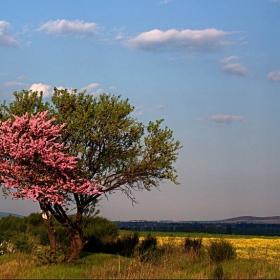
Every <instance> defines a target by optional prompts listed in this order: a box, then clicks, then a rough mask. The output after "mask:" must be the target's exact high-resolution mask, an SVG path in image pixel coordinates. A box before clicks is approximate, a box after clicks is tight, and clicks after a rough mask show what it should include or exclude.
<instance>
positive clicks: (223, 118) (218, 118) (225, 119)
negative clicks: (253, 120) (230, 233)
mask: <svg viewBox="0 0 280 280" xmlns="http://www.w3.org/2000/svg"><path fill="white" fill-rule="evenodd" d="M209 120H210V121H213V122H215V123H226V124H229V123H231V122H242V121H243V120H244V119H243V117H242V116H236V115H224V114H216V115H213V116H211V117H210V118H209Z"/></svg>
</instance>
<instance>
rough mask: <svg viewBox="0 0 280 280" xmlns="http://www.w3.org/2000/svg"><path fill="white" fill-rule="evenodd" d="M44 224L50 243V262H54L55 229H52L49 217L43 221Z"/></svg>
mask: <svg viewBox="0 0 280 280" xmlns="http://www.w3.org/2000/svg"><path fill="white" fill-rule="evenodd" d="M44 221H45V224H46V225H47V229H48V236H49V241H50V261H51V262H55V261H56V238H55V229H54V227H53V224H52V221H51V217H48V218H47V219H44Z"/></svg>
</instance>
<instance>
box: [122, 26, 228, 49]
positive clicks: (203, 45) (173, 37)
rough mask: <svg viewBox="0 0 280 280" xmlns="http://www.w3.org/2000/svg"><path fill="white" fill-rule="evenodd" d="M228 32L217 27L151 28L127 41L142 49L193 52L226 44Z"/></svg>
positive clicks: (128, 44) (129, 44)
mask: <svg viewBox="0 0 280 280" xmlns="http://www.w3.org/2000/svg"><path fill="white" fill-rule="evenodd" d="M228 34H229V33H228V32H225V31H222V30H217V29H204V30H191V29H184V30H181V31H179V30H176V29H170V30H167V31H162V30H158V29H153V30H151V31H148V32H143V33H141V34H139V35H137V36H136V37H134V38H131V39H130V40H128V41H127V46H128V47H130V48H132V49H139V50H144V51H158V50H184V51H193V52H207V51H217V50H220V49H221V48H222V47H224V46H225V45H227V44H228V43H229V42H227V41H226V40H225V39H224V38H225V36H226V35H228Z"/></svg>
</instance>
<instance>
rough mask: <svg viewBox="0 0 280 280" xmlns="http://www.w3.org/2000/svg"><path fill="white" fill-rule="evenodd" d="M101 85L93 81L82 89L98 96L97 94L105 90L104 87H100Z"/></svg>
mask: <svg viewBox="0 0 280 280" xmlns="http://www.w3.org/2000/svg"><path fill="white" fill-rule="evenodd" d="M99 87H100V84H98V83H91V84H89V85H87V86H86V87H83V88H81V89H80V91H86V92H87V94H91V95H95V96H97V95H100V94H102V93H104V92H105V91H104V89H103V88H99Z"/></svg>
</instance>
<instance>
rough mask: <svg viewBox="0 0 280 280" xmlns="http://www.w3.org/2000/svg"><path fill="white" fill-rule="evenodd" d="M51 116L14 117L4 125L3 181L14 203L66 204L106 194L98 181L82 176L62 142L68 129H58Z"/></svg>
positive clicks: (0, 143) (0, 144) (0, 130)
mask: <svg viewBox="0 0 280 280" xmlns="http://www.w3.org/2000/svg"><path fill="white" fill-rule="evenodd" d="M48 117H49V116H48V112H47V111H46V112H42V113H38V114H36V115H31V117H28V114H27V113H26V114H25V115H24V116H22V117H18V116H14V118H15V120H14V121H12V120H11V119H8V120H7V121H5V122H2V123H0V136H1V138H0V178H1V184H2V185H4V186H5V187H6V188H7V189H8V190H9V192H10V194H11V195H12V196H13V197H14V199H18V198H25V199H33V200H34V201H36V200H38V198H45V199H47V200H48V201H49V202H51V203H59V204H61V203H63V200H64V198H65V196H66V194H67V193H79V194H88V195H93V194H102V193H103V189H104V187H103V186H101V185H99V184H98V183H97V182H96V181H91V180H89V179H86V178H82V177H80V176H78V175H77V174H78V173H79V171H80V170H79V169H78V167H77V164H78V160H79V157H75V156H70V155H68V154H67V153H66V152H67V147H66V146H65V145H64V143H60V142H59V137H60V136H61V131H62V129H63V127H64V126H65V124H64V125H62V126H57V125H54V124H53V123H54V121H55V119H54V118H52V119H49V120H48Z"/></svg>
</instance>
